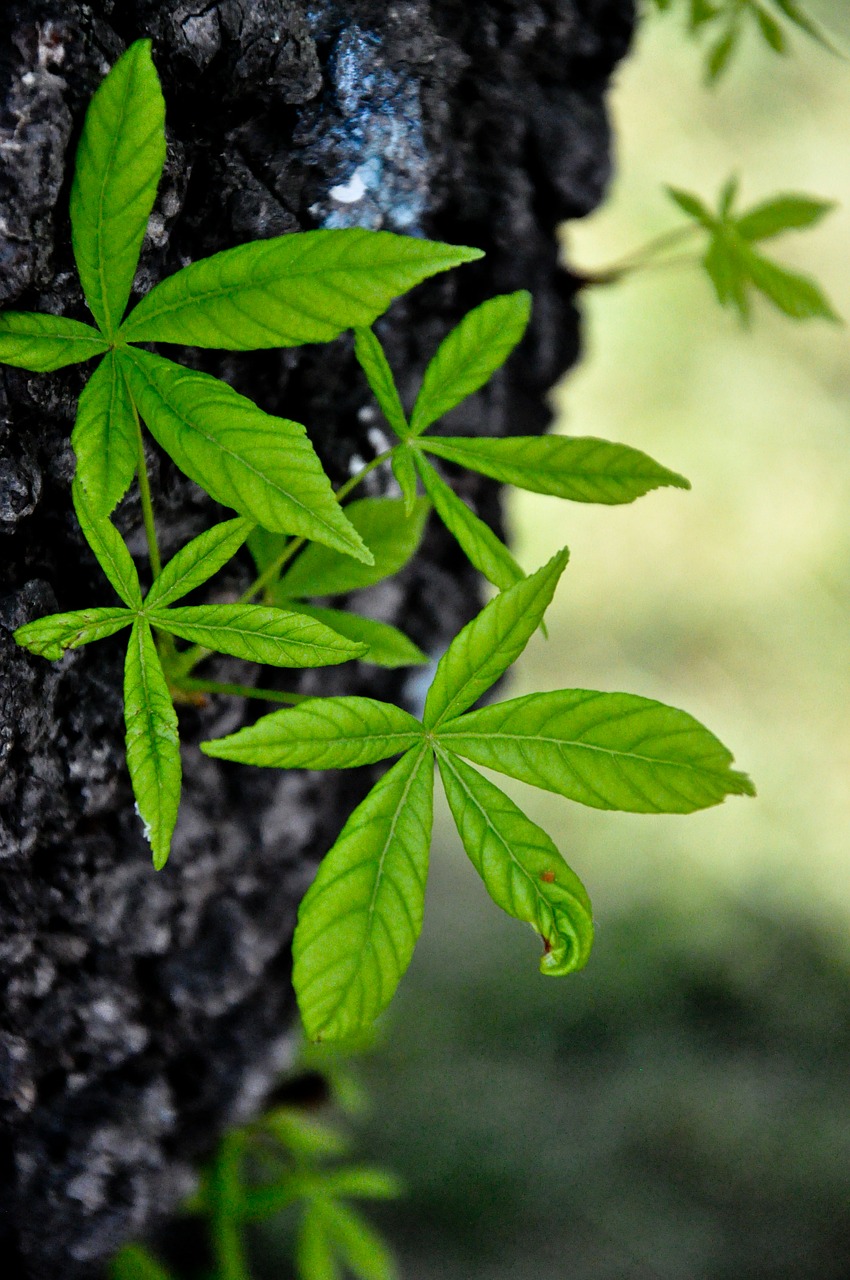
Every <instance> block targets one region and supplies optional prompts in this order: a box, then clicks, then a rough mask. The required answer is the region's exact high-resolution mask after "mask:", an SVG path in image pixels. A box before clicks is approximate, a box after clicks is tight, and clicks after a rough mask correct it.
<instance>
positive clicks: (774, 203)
mask: <svg viewBox="0 0 850 1280" xmlns="http://www.w3.org/2000/svg"><path fill="white" fill-rule="evenodd" d="M835 208H836V203H835V201H834V200H815V199H813V198H812V197H811V196H804V195H793V194H789V195H779V196H774V197H773V199H771V200H765V201H763V203H761V204H757V205H755V206H754V207H753V208H752V209H749V210H748V211H747V212H746V213H743V214H740V215H739V216H738V219H737V222H736V227H737V230H738V235H739V236H743V238H744V239H745V240H769V239H771V238H772V237H773V236H778V235H782V233H783V232H784V231H802V230H804V229H805V228H806V227H815V226H817V224H818V223H819V222H820V221H821V220H822V219H823V218H825V217H826V215H827V214H828V213H831V212H832V211H833V209H835Z"/></svg>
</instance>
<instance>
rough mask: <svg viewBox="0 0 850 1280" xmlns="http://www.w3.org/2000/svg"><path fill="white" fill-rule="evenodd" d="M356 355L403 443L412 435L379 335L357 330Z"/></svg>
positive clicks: (369, 330) (374, 393)
mask: <svg viewBox="0 0 850 1280" xmlns="http://www.w3.org/2000/svg"><path fill="white" fill-rule="evenodd" d="M354 354H355V355H356V356H357V361H358V364H359V365H360V368H361V369H362V370H363V372H364V373H365V375H366V381H367V382H368V383H369V386H370V387H371V388H372V393H373V395H374V397H375V399H376V400H377V402H378V404H379V405H380V406H381V409H382V411H383V414H384V417H385V418H386V420H387V422H388V423H389V424H390V426H391V427H392V429H393V431H394V432H395V433H396V435H397V436H398V438H399V439H400V440H404V438H405V437H406V436H407V435H409V434H410V429H409V427H408V425H407V417H406V416H405V412H404V409H403V407H402V403H401V400H400V399H399V394H398V390H397V388H396V385H395V378H394V377H393V373H392V369H391V368H390V366H389V362H388V360H387V357H386V356H385V355H384V348H383V347H382V346H381V344H380V342H379V340H378V337H377V334H375V333H373V332H372V330H371V329H355V330H354Z"/></svg>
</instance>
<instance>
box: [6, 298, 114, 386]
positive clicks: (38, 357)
mask: <svg viewBox="0 0 850 1280" xmlns="http://www.w3.org/2000/svg"><path fill="white" fill-rule="evenodd" d="M107 349H108V347H107V343H106V341H105V340H104V339H103V338H102V337H101V335H100V334H99V333H98V331H97V329H93V328H92V327H91V325H88V324H81V323H80V321H79V320H66V319H65V317H64V316H51V315H45V314H43V313H41V312H35V311H4V312H3V313H2V315H0V364H11V365H14V366H15V368H16V369H30V370H32V372H33V373H52V372H53V370H54V369H64V368H65V366H66V365H69V364H80V363H81V362H82V361H83V360H90V359H91V358H92V356H98V355H100V354H101V353H102V352H104V351H106V350H107Z"/></svg>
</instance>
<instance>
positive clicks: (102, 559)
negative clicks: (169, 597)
mask: <svg viewBox="0 0 850 1280" xmlns="http://www.w3.org/2000/svg"><path fill="white" fill-rule="evenodd" d="M71 494H72V496H73V499H74V510H75V511H76V513H77V519H78V520H79V522H80V528H81V529H82V531H83V535H84V536H85V539H86V542H87V543H88V544H89V546H90V547H91V549H92V551H93V552H94V554H95V556H96V557H97V561H98V564H99V565H100V567H101V569H102V570H103V572H104V573H105V574H106V576H107V578H108V579H109V581H110V582H111V583H112V585H113V587H114V588H115V590H116V592H117V593H118V595H119V596H120V597H121V599H122V600H123V601H124V603H125V604H126V605H129V607H130V608H131V609H140V608H141V607H142V588H141V587H140V585H139V575H138V573H137V572H136V566H135V565H134V564H133V558H132V556H131V555H130V552H129V551H128V550H127V547H126V545H125V542H124V539H123V538H122V537H121V534H120V533H119V532H118V530H117V529H116V528H115V525H114V524H113V523H112V521H111V520H109V519H107V518H106V517H105V516H101V515H98V514H97V513H96V512H95V511H94V510H93V509H92V504H91V500H90V498H89V496H88V494H87V493H86V491H85V489H83V488H82V487H81V486H80V484H78V482H77V481H76V480H75V481H74V483H73V485H72V486H71Z"/></svg>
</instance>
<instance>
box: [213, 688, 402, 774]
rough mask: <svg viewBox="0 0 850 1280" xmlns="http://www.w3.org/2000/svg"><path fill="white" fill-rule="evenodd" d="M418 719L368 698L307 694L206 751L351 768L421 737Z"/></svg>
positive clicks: (291, 764)
mask: <svg viewBox="0 0 850 1280" xmlns="http://www.w3.org/2000/svg"><path fill="white" fill-rule="evenodd" d="M422 738H423V729H422V725H421V724H420V723H419V721H418V720H414V718H413V716H411V715H408V714H407V712H406V711H402V710H401V709H400V708H399V707H395V706H393V705H392V703H390V702H376V701H375V700H374V699H372V698H357V697H350V698H311V699H310V700H309V701H308V702H302V703H300V704H299V705H298V706H297V707H292V708H287V709H286V710H285V711H273V712H271V714H270V715H267V716H263V717H262V718H261V719H260V720H258V721H257V722H256V723H255V724H251V725H247V726H246V727H245V728H244V729H240V730H239V731H238V732H237V733H232V734H230V735H229V736H228V737H226V738H217V739H215V740H214V741H212V742H203V743H201V750H202V751H203V752H204V754H205V755H208V756H216V757H217V758H218V759H220V760H236V761H238V762H239V763H240V764H254V765H263V766H266V767H267V768H272V769H355V768H358V767H359V766H360V765H364V764H374V763H375V762H376V761H378V760H386V759H388V758H389V757H390V756H395V755H398V754H399V753H400V752H402V751H409V750H410V748H411V747H415V746H416V745H417V743H420V742H422Z"/></svg>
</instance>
